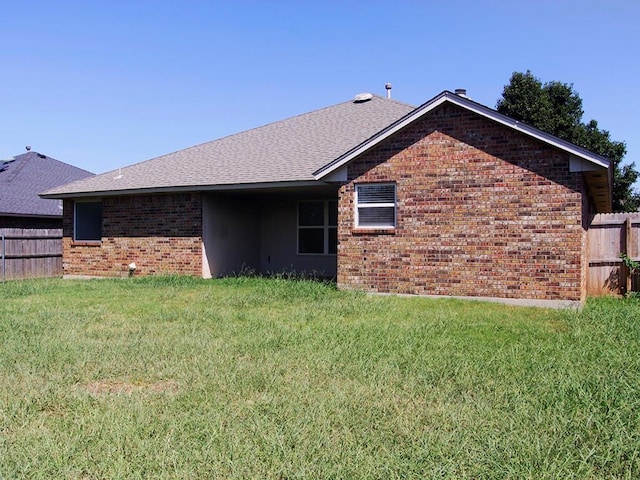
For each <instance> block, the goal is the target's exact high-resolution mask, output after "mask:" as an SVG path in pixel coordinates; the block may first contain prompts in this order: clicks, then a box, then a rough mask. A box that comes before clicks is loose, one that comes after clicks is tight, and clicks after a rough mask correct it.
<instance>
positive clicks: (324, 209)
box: [298, 200, 338, 255]
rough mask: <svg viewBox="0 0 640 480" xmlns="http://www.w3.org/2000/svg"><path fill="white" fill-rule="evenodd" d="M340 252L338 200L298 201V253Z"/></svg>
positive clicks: (325, 253)
mask: <svg viewBox="0 0 640 480" xmlns="http://www.w3.org/2000/svg"><path fill="white" fill-rule="evenodd" d="M337 252H338V202H336V201H335V200H314V201H303V202H299V203H298V253H301V254H324V255H327V254H336V253H337Z"/></svg>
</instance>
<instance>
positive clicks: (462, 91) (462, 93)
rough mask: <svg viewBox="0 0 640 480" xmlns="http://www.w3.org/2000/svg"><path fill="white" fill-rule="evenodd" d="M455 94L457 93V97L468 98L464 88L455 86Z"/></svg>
mask: <svg viewBox="0 0 640 480" xmlns="http://www.w3.org/2000/svg"><path fill="white" fill-rule="evenodd" d="M454 93H455V94H456V95H458V96H459V97H462V98H469V97H468V96H467V89H466V88H456V90H455V92H454Z"/></svg>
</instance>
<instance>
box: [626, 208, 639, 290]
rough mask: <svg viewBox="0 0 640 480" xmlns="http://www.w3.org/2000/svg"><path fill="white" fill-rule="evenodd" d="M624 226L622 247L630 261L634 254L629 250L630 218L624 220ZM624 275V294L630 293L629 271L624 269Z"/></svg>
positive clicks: (631, 244)
mask: <svg viewBox="0 0 640 480" xmlns="http://www.w3.org/2000/svg"><path fill="white" fill-rule="evenodd" d="M624 226H625V229H624V230H625V232H624V247H625V251H626V252H627V256H628V257H629V258H630V259H632V260H635V253H636V252H632V251H631V250H632V249H633V242H632V241H631V217H627V218H626V220H625V221H624ZM625 273H626V277H627V278H626V280H627V283H626V293H629V292H631V288H632V287H631V280H632V279H631V270H629V269H628V268H625Z"/></svg>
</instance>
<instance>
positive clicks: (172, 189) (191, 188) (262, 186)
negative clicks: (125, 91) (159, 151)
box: [40, 180, 326, 199]
mask: <svg viewBox="0 0 640 480" xmlns="http://www.w3.org/2000/svg"><path fill="white" fill-rule="evenodd" d="M325 184H326V182H322V181H317V180H304V181H289V182H261V183H240V184H225V185H184V186H168V187H149V188H131V189H114V190H102V191H95V190H92V191H84V192H64V193H55V192H54V193H46V192H45V193H41V194H40V196H41V197H42V198H54V199H70V198H86V197H92V198H96V197H114V196H119V195H151V194H164V193H186V192H230V191H242V190H269V189H282V188H300V187H317V186H321V185H325Z"/></svg>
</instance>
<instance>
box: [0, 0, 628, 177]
mask: <svg viewBox="0 0 640 480" xmlns="http://www.w3.org/2000/svg"><path fill="white" fill-rule="evenodd" d="M0 7H1V8H0V26H1V28H0V65H1V66H2V80H1V81H0V105H1V112H2V114H1V115H0V159H4V158H8V157H11V156H13V155H17V154H20V153H23V152H24V151H25V146H26V145H31V146H32V148H33V150H35V151H37V152H40V153H44V154H46V155H49V156H51V157H54V158H57V159H59V160H62V161H64V162H67V163H70V164H72V165H76V166H78V167H81V168H85V169H87V170H90V171H93V172H96V173H102V172H105V171H109V170H113V169H116V168H118V167H121V166H124V165H128V164H131V163H136V162H140V161H143V160H147V159H149V158H153V157H155V156H158V155H162V154H165V153H170V152H173V151H176V150H180V149H182V148H185V147H188V146H191V145H195V144H199V143H202V142H206V141H210V140H214V139H216V138H219V137H222V136H225V135H229V134H232V133H236V132H239V131H242V130H246V129H249V128H253V127H257V126H260V125H263V124H265V123H269V122H273V121H277V120H280V119H283V118H287V117H289V116H292V115H297V114H300V113H304V112H307V111H310V110H314V109H317V108H322V107H325V106H328V105H333V104H336V103H339V102H342V101H346V100H349V99H351V98H352V97H353V96H354V95H355V94H357V93H360V92H372V93H377V94H379V95H384V94H385V89H384V85H385V83H387V82H390V83H392V84H393V91H392V92H393V97H394V98H395V99H397V100H401V101H404V102H407V103H410V104H413V105H416V106H417V105H419V104H421V103H423V102H425V101H427V100H428V99H430V98H431V97H433V96H435V95H436V94H438V93H440V92H441V91H442V90H454V89H456V88H466V89H467V91H468V94H469V96H470V97H471V98H473V99H474V100H476V101H478V102H480V103H483V104H485V105H488V106H490V107H495V104H496V101H497V100H498V98H499V97H500V95H501V93H502V89H503V88H504V85H505V84H506V83H508V81H509V78H510V76H511V74H512V72H514V71H522V72H524V71H526V70H527V69H529V70H531V72H532V73H533V74H534V75H536V76H537V77H539V78H540V79H541V80H542V81H543V82H546V81H550V80H559V81H562V82H565V83H572V84H573V85H574V88H575V90H576V91H577V92H578V93H579V94H580V96H581V97H582V99H583V107H584V110H585V116H584V118H583V120H585V121H587V120H589V119H591V118H594V119H596V120H597V121H598V122H599V125H600V127H601V128H604V129H607V130H609V131H610V132H611V136H612V138H613V139H614V140H621V141H624V142H626V144H627V150H628V152H627V155H626V157H625V161H626V163H629V162H632V161H635V162H636V166H637V167H638V169H640V134H639V132H640V91H638V90H639V88H638V87H639V85H640V82H639V80H640V54H639V53H638V47H640V22H639V21H638V19H639V18H640V2H638V1H637V0H627V1H622V0H608V1H607V2H603V1H591V0H580V1H578V0H575V1H574V0H566V1H565V0H538V1H535V2H529V1H526V2H525V1H522V2H520V1H513V0H510V1H502V0H495V1H482V0H477V1H472V0H471V1H455V0H454V1H446V2H443V1H426V0H425V1H402V0H398V1H395V2H394V1H389V0H387V1H377V0H370V1H366V2H365V1H349V0H343V1H333V0H323V1H322V2H319V1H304V0H300V1H277V0H274V1H243V0H235V1H226V2H220V1H213V0H210V1H203V0H202V1H197V0H191V1H187V0H184V1H177V0H175V1H164V0H153V1H136V0H127V1H119V0H110V1H99V0H94V1H65V0H56V1H40V2H34V1H29V0H21V1H8V0H3V1H2V2H1V3H0Z"/></svg>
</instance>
